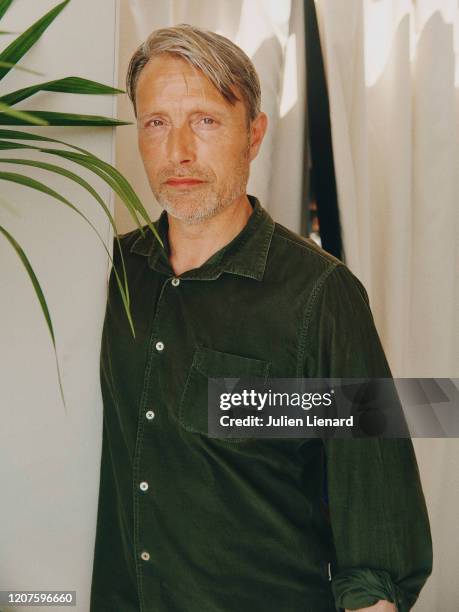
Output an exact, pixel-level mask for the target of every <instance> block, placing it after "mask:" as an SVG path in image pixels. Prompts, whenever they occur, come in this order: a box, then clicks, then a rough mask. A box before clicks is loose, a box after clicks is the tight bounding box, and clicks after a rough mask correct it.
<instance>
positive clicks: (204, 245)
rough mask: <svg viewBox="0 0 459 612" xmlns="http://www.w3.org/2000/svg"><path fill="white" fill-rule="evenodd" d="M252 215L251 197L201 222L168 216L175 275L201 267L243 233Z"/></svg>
mask: <svg viewBox="0 0 459 612" xmlns="http://www.w3.org/2000/svg"><path fill="white" fill-rule="evenodd" d="M252 212H253V208H252V206H251V204H250V202H249V199H248V197H247V196H246V195H243V196H241V197H240V198H238V199H237V200H235V201H234V202H233V203H232V204H230V206H228V207H227V208H225V209H224V210H222V211H221V212H219V213H218V214H217V215H215V216H214V217H211V218H210V219H205V220H203V221H200V222H199V223H194V224H189V223H184V222H183V221H181V220H180V219H177V218H175V217H172V216H171V215H168V222H169V245H170V256H169V261H170V264H171V266H172V269H173V270H174V274H176V275H177V276H178V275H179V274H182V273H183V272H186V271H187V270H192V269H193V268H199V266H201V265H202V264H203V263H204V262H205V261H207V260H208V259H209V257H211V256H212V255H213V254H214V253H216V252H217V251H219V250H220V249H221V248H223V247H224V246H225V245H227V244H228V243H229V242H231V240H233V238H235V237H236V236H237V235H238V234H239V232H240V231H241V230H242V229H243V227H244V226H245V225H246V223H247V221H248V219H249V217H250V215H251V214H252Z"/></svg>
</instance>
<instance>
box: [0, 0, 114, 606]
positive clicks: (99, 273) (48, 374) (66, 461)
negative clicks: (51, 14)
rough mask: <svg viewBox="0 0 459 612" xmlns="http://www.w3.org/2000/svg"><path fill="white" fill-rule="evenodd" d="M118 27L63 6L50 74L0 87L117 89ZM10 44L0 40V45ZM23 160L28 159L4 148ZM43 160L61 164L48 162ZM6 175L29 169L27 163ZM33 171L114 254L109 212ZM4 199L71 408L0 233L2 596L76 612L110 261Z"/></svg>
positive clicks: (64, 227) (27, 207) (36, 54)
mask: <svg viewBox="0 0 459 612" xmlns="http://www.w3.org/2000/svg"><path fill="white" fill-rule="evenodd" d="M57 4H58V2H56V0H40V1H35V2H31V1H30V0H15V1H14V2H13V4H12V6H11V8H10V9H9V10H8V12H7V13H6V15H5V17H4V19H2V23H1V29H4V30H13V31H23V30H24V29H26V27H28V26H29V25H31V24H32V23H33V22H34V21H35V20H36V19H38V18H39V17H41V16H42V15H43V14H44V13H46V12H47V11H48V10H49V9H51V8H52V7H54V6H56V5H57ZM117 31H118V24H117V2H116V1H115V0H97V1H96V2H95V1H94V0H76V1H73V2H70V3H69V4H68V5H67V6H66V8H65V9H64V11H63V12H62V13H61V14H60V16H59V17H58V18H57V19H56V20H55V21H54V23H53V24H52V25H51V26H50V27H49V29H48V31H47V32H46V33H45V35H44V37H43V38H42V39H41V40H40V41H39V42H38V43H37V44H36V46H35V47H34V48H33V49H32V50H31V51H30V52H29V53H28V54H27V55H26V56H25V57H24V59H23V60H22V63H23V64H24V65H25V66H27V67H29V68H32V69H35V70H39V71H41V72H43V73H45V74H44V76H42V77H38V76H35V75H30V74H27V73H19V72H16V73H10V74H9V75H8V76H7V77H6V78H5V79H4V80H3V81H2V82H1V91H2V93H4V92H5V93H6V92H7V91H12V90H14V89H17V88H20V87H24V86H26V85H29V84H32V83H37V82H43V81H45V80H51V79H53V78H58V77H64V76H70V75H75V76H82V77H86V78H89V79H93V80H96V81H101V82H104V83H107V84H110V85H113V84H114V77H115V72H116V62H117V55H116V48H117V46H116V37H117ZM10 41H11V37H6V36H2V37H1V38H0V46H1V48H3V47H4V46H6V44H8V42H10ZM115 104H116V102H115V98H114V97H113V96H105V97H102V96H97V97H95V96H84V95H82V96H69V95H64V94H48V93H40V94H37V95H35V96H34V97H33V98H31V99H29V100H27V101H24V102H23V103H22V105H21V106H22V108H27V109H47V110H56V111H57V110H60V111H66V112H77V113H87V114H100V115H109V116H116V107H115ZM36 131H39V130H38V129H37V130H36ZM45 133H46V134H48V135H52V136H54V137H56V138H61V139H62V140H67V141H69V142H72V143H74V144H77V145H79V146H82V147H84V148H87V149H90V150H91V151H92V152H93V153H95V154H96V155H98V156H100V157H101V158H103V159H105V160H106V161H113V157H114V149H113V139H114V138H113V136H114V135H113V130H112V129H111V128H102V129H97V130H96V129H91V128H82V129H78V128H67V129H61V128H51V129H49V130H46V132H45ZM21 155H22V156H25V157H33V154H30V155H29V154H23V153H21V152H17V151H13V152H11V151H8V152H5V151H4V152H2V153H1V156H3V157H7V156H9V157H20V156H21ZM40 159H42V160H45V156H41V158H40ZM46 161H51V162H54V163H57V160H56V159H54V158H51V157H50V156H49V157H48V158H47V159H46ZM67 167H68V168H69V169H70V168H72V169H75V168H76V166H75V165H73V166H72V165H70V164H67ZM3 169H8V170H9V171H12V172H13V171H15V172H22V171H24V167H23V166H22V167H21V166H8V167H6V166H4V167H3ZM77 172H79V171H78V170H77ZM27 173H28V175H29V176H33V177H35V178H37V179H39V180H42V181H43V182H47V183H48V184H49V185H51V186H53V188H54V189H56V190H57V191H59V192H60V193H62V194H63V195H64V196H65V197H67V198H68V199H69V200H70V201H72V203H74V204H75V205H77V206H78V207H79V208H80V210H81V211H83V212H84V213H85V214H86V215H88V216H89V217H90V218H91V220H92V221H93V223H94V224H95V225H96V226H97V228H98V230H99V231H100V232H101V234H102V235H103V236H105V237H106V239H107V241H108V242H109V244H110V245H111V236H110V232H109V227H108V223H107V222H106V220H105V216H104V214H103V213H101V212H100V210H99V208H98V205H97V204H96V202H95V200H93V199H92V198H91V196H89V194H87V193H86V192H85V191H84V190H83V189H82V188H81V187H78V186H73V185H72V184H71V183H70V182H69V181H68V180H67V179H64V178H63V177H54V176H53V175H51V174H50V173H47V172H45V171H32V170H31V169H28V170H27ZM80 173H81V174H83V173H82V172H80ZM84 176H85V177H87V178H88V177H89V174H88V173H84ZM93 184H94V186H96V187H97V188H98V190H99V193H100V194H101V195H102V197H103V198H104V199H105V201H106V202H107V203H110V202H111V194H110V191H109V189H107V188H106V187H104V185H103V184H101V183H100V182H97V181H93ZM0 197H1V199H2V202H7V203H8V206H7V207H4V206H2V205H0V223H1V224H2V225H4V226H5V227H6V228H7V229H8V230H9V231H10V232H12V233H13V235H14V236H15V237H16V239H17V240H18V241H19V242H20V243H21V244H22V246H23V248H24V249H25V252H26V254H27V256H28V257H29V258H30V260H31V262H32V265H33V267H34V269H35V272H36V273H37V275H38V277H39V281H40V283H41V285H42V288H43V290H44V292H45V295H46V298H47V300H48V304H49V308H50V311H51V316H52V320H53V324H54V328H55V334H56V339H57V346H58V354H59V362H60V365H61V369H62V374H63V384H64V390H65V394H66V401H67V408H68V411H67V413H65V412H64V408H63V405H62V402H61V399H60V395H59V390H58V382H57V378H56V365H55V361H54V354H53V351H52V345H51V342H50V338H49V335H48V331H47V328H46V325H45V322H44V319H43V317H42V314H41V311H40V309H39V306H38V304H37V301H36V298H35V296H34V293H33V289H32V286H31V284H30V282H29V280H28V278H27V276H26V273H25V270H24V268H23V266H22V264H21V263H20V261H19V259H18V258H17V256H16V254H15V253H14V252H13V250H12V249H11V247H10V245H9V244H8V243H7V242H6V240H5V239H3V238H2V237H0V388H1V393H0V420H1V423H2V426H1V429H0V490H1V521H0V542H1V546H0V590H7V589H28V590H30V589H39V590H43V589H54V590H57V589H60V590H76V591H77V606H76V608H72V609H73V610H77V611H78V612H86V611H87V610H88V609H89V587H90V578H91V570H92V555H93V545H94V536H95V525H96V504H97V495H98V484H99V457H100V441H101V427H102V420H101V419H102V402H101V396H100V385H99V366H98V362H99V345H100V334H101V329H102V321H103V315H104V311H105V300H106V279H107V263H108V261H107V256H106V253H105V251H104V250H103V247H102V245H101V244H100V243H99V241H98V240H97V238H96V237H95V235H94V233H93V232H92V230H90V228H89V226H87V224H86V223H85V222H84V221H83V220H82V219H81V218H80V217H78V216H77V215H76V214H75V213H74V212H72V211H70V210H69V209H67V208H66V207H65V206H63V205H61V204H59V203H58V202H57V201H55V200H53V199H51V198H49V197H46V196H44V195H42V194H39V193H37V192H34V191H32V190H31V189H28V188H26V187H19V186H12V185H11V184H8V183H5V182H4V181H1V182H0ZM110 205H111V204H110ZM11 609H13V608H11ZM28 609H29V608H28V607H22V608H21V610H28ZM30 609H31V610H37V608H36V607H33V608H30ZM52 609H53V610H56V611H57V610H61V609H63V610H68V609H69V608H67V607H66V608H62V607H53V608H52ZM6 610H7V608H6V607H5V608H4V611H5V612H6ZM14 610H17V608H14Z"/></svg>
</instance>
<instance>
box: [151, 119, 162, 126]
mask: <svg viewBox="0 0 459 612" xmlns="http://www.w3.org/2000/svg"><path fill="white" fill-rule="evenodd" d="M147 125H151V126H152V127H161V126H162V125H163V122H162V121H161V119H151V120H150V121H149V122H148V124H147Z"/></svg>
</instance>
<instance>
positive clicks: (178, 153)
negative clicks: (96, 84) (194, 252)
mask: <svg viewBox="0 0 459 612" xmlns="http://www.w3.org/2000/svg"><path fill="white" fill-rule="evenodd" d="M236 94H237V95H238V92H236ZM238 97H240V96H239V95H238ZM136 105H137V125H138V142H139V150H140V154H141V156H142V160H143V163H144V166H145V170H146V173H147V176H148V180H149V182H150V186H151V189H152V191H153V193H154V195H155V197H156V199H157V201H158V202H159V204H160V205H161V206H162V207H163V208H164V209H165V210H166V211H167V212H168V213H169V214H170V215H172V216H173V217H176V218H178V219H181V220H182V221H184V222H186V223H196V222H198V221H201V220H204V219H207V218H210V217H212V216H214V215H216V214H218V213H219V212H220V211H221V210H223V209H225V208H226V207H227V206H229V205H230V204H232V203H233V202H234V201H236V200H237V199H238V198H240V197H241V196H243V195H244V194H245V190H246V185H247V181H248V177H249V165H250V161H251V160H252V159H253V158H254V157H255V155H256V153H257V152H258V148H259V145H260V144H261V139H260V142H259V143H258V144H257V143H255V145H252V146H251V143H250V140H251V139H250V130H249V128H248V126H247V121H246V109H245V106H244V104H243V103H242V102H241V101H238V102H236V104H235V105H232V104H230V103H229V102H228V101H227V100H225V98H223V96H222V95H221V94H220V92H219V91H218V90H217V89H216V88H215V87H214V85H213V84H212V83H211V82H210V81H209V80H208V79H207V78H206V77H205V76H204V75H203V74H202V73H201V72H200V71H199V70H196V69H195V68H194V67H193V66H191V65H190V64H189V63H188V62H187V61H185V60H183V59H181V58H178V57H176V56H173V55H168V54H162V55H159V56H156V57H154V58H152V59H150V60H149V62H148V63H147V64H146V65H145V67H144V68H143V69H142V72H141V73H140V76H139V80H138V82H137V88H136ZM263 133H264V131H263Z"/></svg>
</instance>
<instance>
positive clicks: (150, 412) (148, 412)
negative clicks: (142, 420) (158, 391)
mask: <svg viewBox="0 0 459 612" xmlns="http://www.w3.org/2000/svg"><path fill="white" fill-rule="evenodd" d="M145 416H146V417H147V419H148V420H149V421H151V420H152V419H154V418H155V413H154V412H153V410H148V411H147V412H146V413H145Z"/></svg>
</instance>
